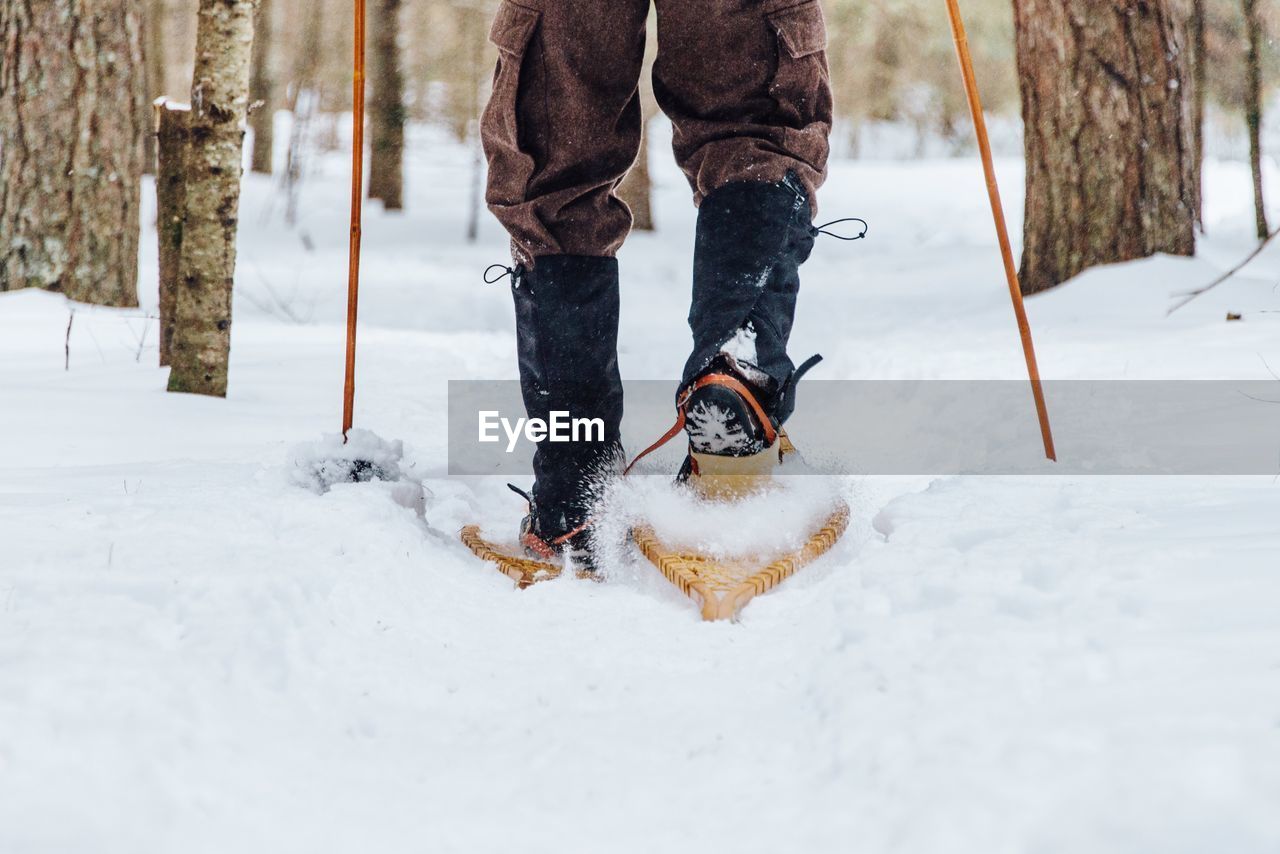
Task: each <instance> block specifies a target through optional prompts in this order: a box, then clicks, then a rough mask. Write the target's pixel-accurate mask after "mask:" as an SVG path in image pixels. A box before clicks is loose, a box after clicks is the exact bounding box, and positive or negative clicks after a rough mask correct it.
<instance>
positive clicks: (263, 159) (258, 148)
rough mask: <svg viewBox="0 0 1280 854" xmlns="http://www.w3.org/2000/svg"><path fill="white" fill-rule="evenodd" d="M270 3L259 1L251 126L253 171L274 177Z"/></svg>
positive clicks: (274, 110)
mask: <svg viewBox="0 0 1280 854" xmlns="http://www.w3.org/2000/svg"><path fill="white" fill-rule="evenodd" d="M271 23H272V22H271V0H258V16H257V18H256V19H255V21H254V30H253V59H252V60H251V62H250V65H251V69H250V74H251V75H252V76H251V77H250V78H249V100H250V102H252V104H253V110H252V111H251V112H250V113H249V125H250V127H252V128H253V161H252V165H251V166H250V168H251V169H252V170H253V171H254V172H260V173H262V174H263V175H270V174H271V152H272V148H273V146H274V145H275V132H274V125H275V116H276V102H275V80H274V78H273V77H272V74H271V54H272V46H273V45H272V33H273V31H272V28H271Z"/></svg>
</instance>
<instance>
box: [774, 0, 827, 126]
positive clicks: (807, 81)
mask: <svg viewBox="0 0 1280 854" xmlns="http://www.w3.org/2000/svg"><path fill="white" fill-rule="evenodd" d="M766 18H767V20H768V21H769V26H770V27H772V28H773V31H774V33H775V34H776V36H777V38H778V70H777V73H776V74H775V75H774V78H773V82H772V84H771V85H770V86H769V94H770V95H771V96H773V99H774V101H775V102H776V103H777V105H778V110H779V112H780V113H781V116H782V118H783V119H784V121H785V122H786V124H788V125H790V126H791V127H795V128H802V127H804V126H806V125H808V124H810V123H811V122H814V121H818V120H822V118H823V116H822V113H823V111H824V110H825V109H829V108H826V107H824V106H823V105H824V103H826V102H827V101H829V100H830V95H829V88H828V87H829V81H828V77H829V72H828V70H827V60H826V55H825V53H824V51H825V50H826V48H827V26H826V23H825V22H824V21H823V18H822V7H821V6H820V5H819V3H818V0H810V2H807V3H802V4H800V5H798V6H792V7H790V8H788V9H782V10H780V11H777V12H771V13H769V14H768V15H767V16H766Z"/></svg>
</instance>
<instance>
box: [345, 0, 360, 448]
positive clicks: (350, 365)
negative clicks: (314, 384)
mask: <svg viewBox="0 0 1280 854" xmlns="http://www.w3.org/2000/svg"><path fill="white" fill-rule="evenodd" d="M353 5H354V7H355V29H354V37H355V73H354V74H353V75H352V82H351V104H352V122H351V243H350V245H349V248H348V254H347V367H346V376H345V380H344V383H343V388H342V441H343V442H346V441H347V432H348V431H349V430H350V429H351V420H352V417H353V415H354V412H355V402H356V309H357V306H358V305H359V302H360V214H361V203H362V202H363V201H364V22H365V0H354V3H353Z"/></svg>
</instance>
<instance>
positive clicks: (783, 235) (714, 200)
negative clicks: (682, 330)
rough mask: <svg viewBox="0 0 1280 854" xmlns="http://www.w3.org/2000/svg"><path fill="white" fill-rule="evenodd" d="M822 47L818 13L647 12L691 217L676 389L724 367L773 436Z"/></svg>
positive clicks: (722, 4) (805, 240)
mask: <svg viewBox="0 0 1280 854" xmlns="http://www.w3.org/2000/svg"><path fill="white" fill-rule="evenodd" d="M825 46H826V30H825V26H824V23H823V18H822V10H821V7H820V6H819V4H818V0H800V2H797V0H770V1H769V2H759V0H706V2H700V3H689V2H687V0H658V58H657V62H656V64H655V67H654V92H655V94H656V95H657V97H658V102H659V104H660V105H661V106H662V108H663V110H664V111H665V112H666V113H667V115H668V116H670V117H671V120H672V123H673V125H674V143H673V147H674V149H675V154H676V158H677V160H678V162H679V164H680V166H681V168H682V169H683V171H684V173H685V175H686V177H687V178H688V180H689V183H690V186H691V187H692V189H693V192H694V199H695V202H697V203H698V205H699V214H698V226H697V228H698V231H697V240H696V244H695V250H694V281H693V304H692V307H691V309H690V313H689V325H690V327H691V328H692V331H693V339H694V341H693V352H692V354H691V356H690V357H689V360H688V362H687V364H686V366H685V371H684V376H683V378H682V383H681V389H682V390H683V389H685V388H687V387H688V386H689V385H690V384H691V383H692V382H693V381H695V380H696V379H697V378H698V377H699V376H701V375H703V374H705V373H706V372H708V371H710V370H715V369H716V368H717V367H718V366H721V365H724V364H728V365H729V366H730V367H731V368H734V369H736V370H737V372H738V373H740V374H742V375H743V376H744V377H745V378H746V379H748V380H749V381H750V382H751V385H752V386H753V387H754V389H755V390H756V392H757V394H758V396H759V397H760V398H761V402H762V403H763V404H765V408H766V410H767V411H768V412H769V414H770V416H771V417H772V418H773V419H774V420H775V421H776V422H778V423H781V421H783V420H785V418H786V417H787V415H789V414H790V413H789V411H788V409H789V406H790V400H789V395H787V394H786V393H785V392H786V389H787V388H788V386H789V384H790V383H791V382H792V380H793V372H794V366H793V364H792V362H791V360H790V358H788V356H787V352H786V348H787V341H788V338H789V337H790V334H791V324H792V318H793V316H794V313H795V304H796V295H797V292H798V290H799V275H798V271H799V267H800V265H801V264H802V263H803V262H804V261H805V259H807V258H808V256H809V252H810V250H811V249H812V246H813V237H814V231H813V227H812V223H811V220H812V215H813V211H814V210H815V209H816V205H815V204H814V203H813V199H814V194H815V192H816V190H817V188H818V186H819V185H820V184H821V183H822V180H823V178H824V177H825V174H826V163H827V153H828V145H827V139H828V136H829V134H830V130H831V112H832V107H831V91H830V81H829V73H828V70H827V64H826V55H825V52H824V50H825Z"/></svg>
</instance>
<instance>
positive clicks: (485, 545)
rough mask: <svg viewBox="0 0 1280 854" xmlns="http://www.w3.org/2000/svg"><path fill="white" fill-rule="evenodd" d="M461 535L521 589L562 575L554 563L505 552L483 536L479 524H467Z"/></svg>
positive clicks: (480, 555) (485, 559)
mask: <svg viewBox="0 0 1280 854" xmlns="http://www.w3.org/2000/svg"><path fill="white" fill-rule="evenodd" d="M459 536H460V538H461V539H462V544H463V545H465V546H466V547H467V548H469V549H471V552H472V554H474V555H475V556H476V557H478V558H480V559H481V560H483V561H487V562H489V563H492V564H493V565H494V566H496V567H497V568H498V571H499V572H501V573H502V574H503V575H505V576H507V578H510V579H511V580H512V581H514V582H515V583H516V587H518V588H520V589H521V590H523V589H525V588H526V587H532V586H533V585H535V584H537V583H538V582H539V581H550V580H551V579H553V578H558V577H559V576H560V572H561V568H560V567H558V566H556V565H555V564H554V563H548V562H547V561H544V560H537V559H536V558H531V557H517V556H516V555H513V554H508V553H507V552H504V551H503V550H502V549H500V548H498V547H497V546H495V545H493V544H492V543H490V542H489V541H488V540H486V539H485V538H484V537H483V536H481V534H480V526H478V525H468V526H466V527H465V528H463V529H462V532H461V533H460V534H459Z"/></svg>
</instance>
